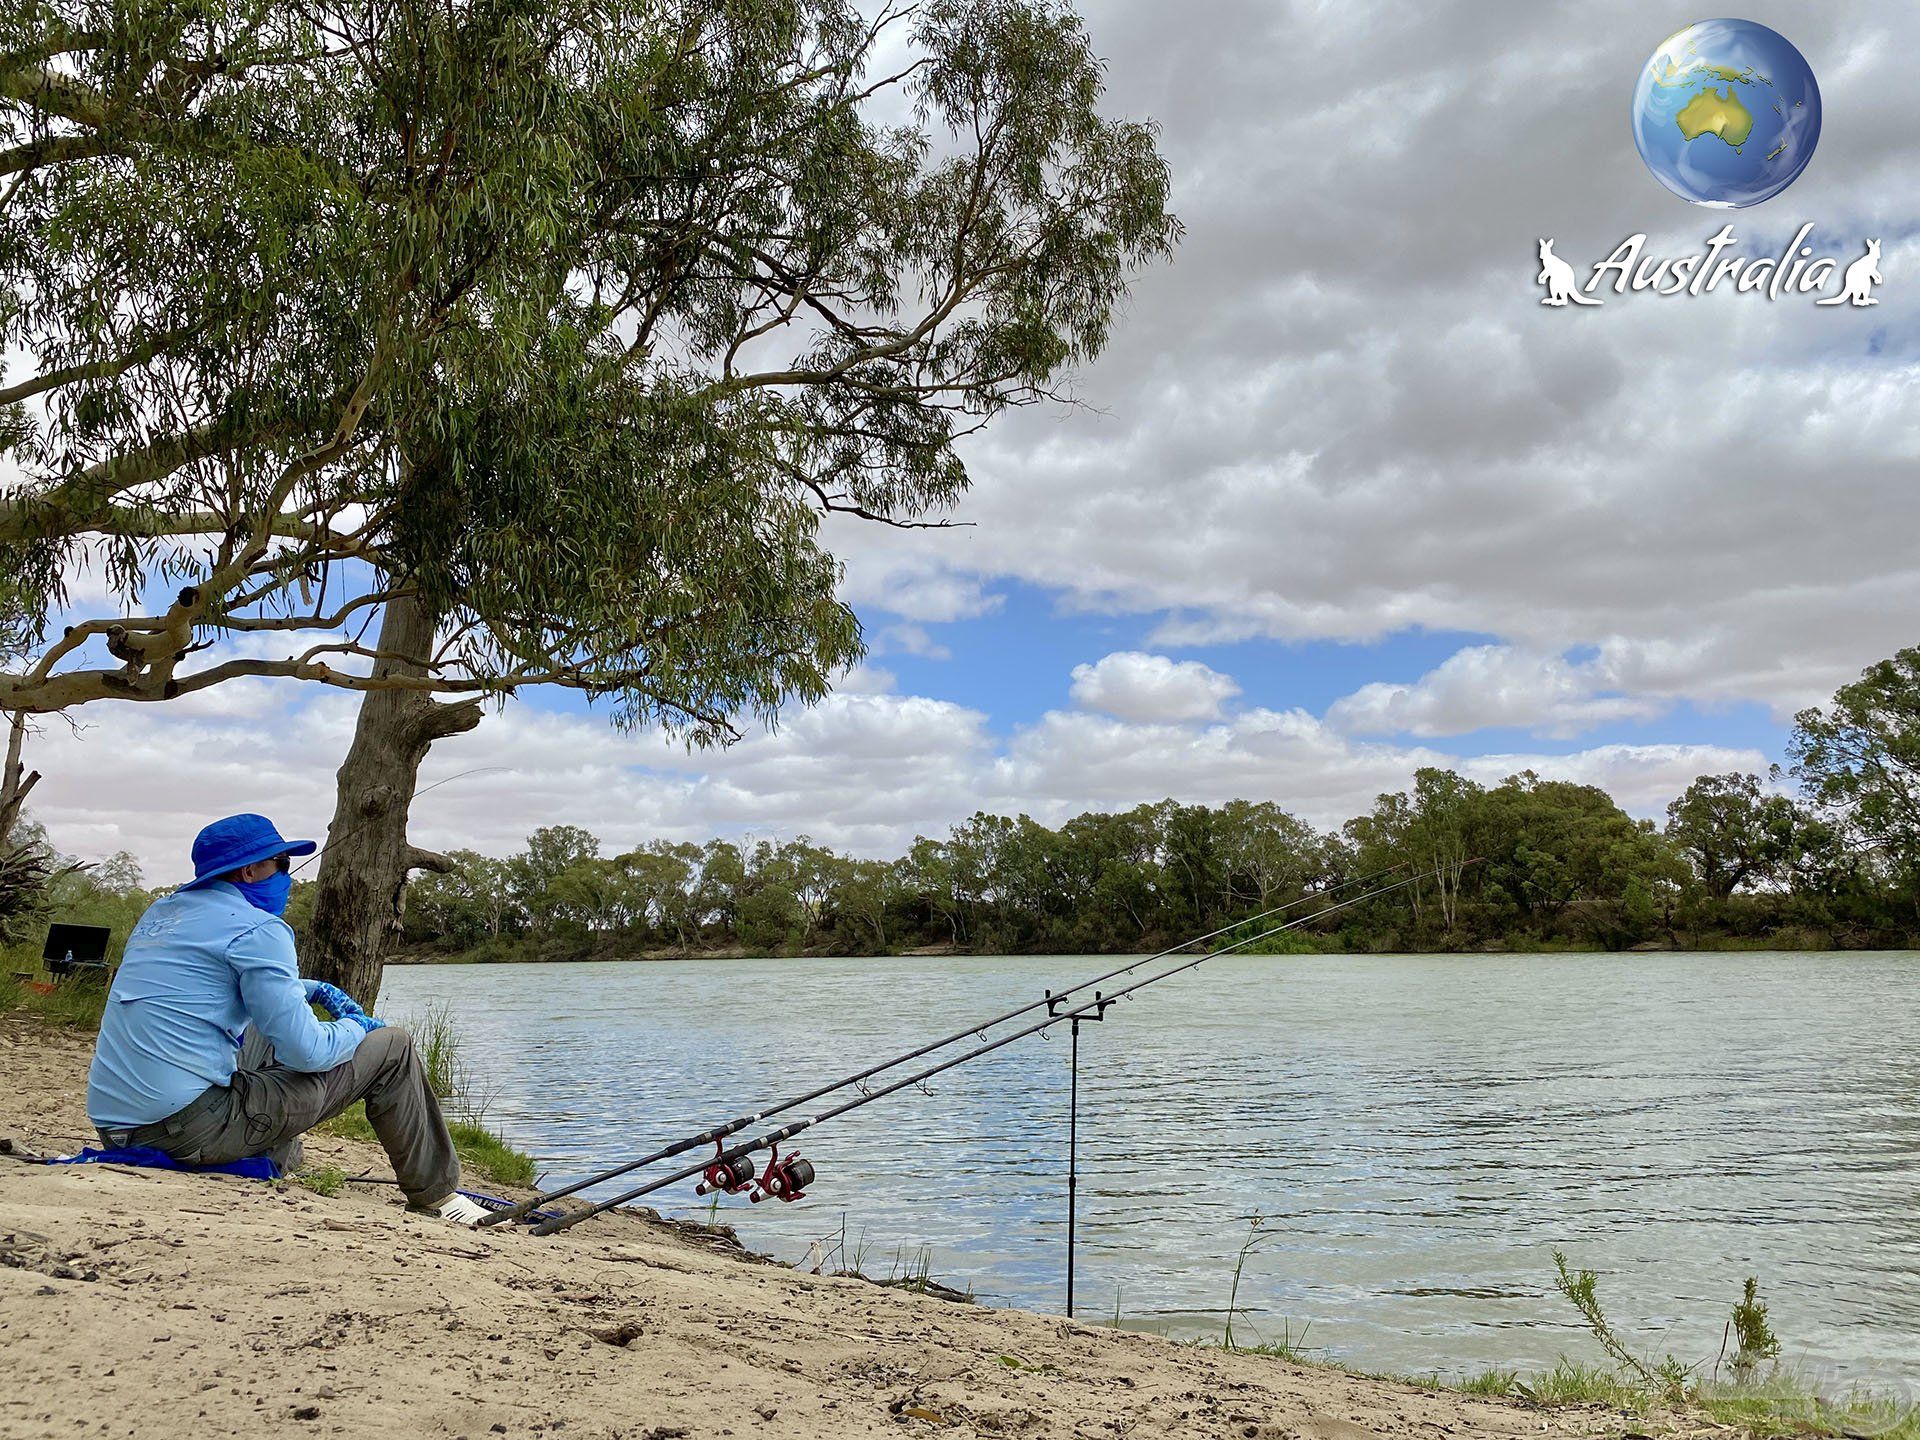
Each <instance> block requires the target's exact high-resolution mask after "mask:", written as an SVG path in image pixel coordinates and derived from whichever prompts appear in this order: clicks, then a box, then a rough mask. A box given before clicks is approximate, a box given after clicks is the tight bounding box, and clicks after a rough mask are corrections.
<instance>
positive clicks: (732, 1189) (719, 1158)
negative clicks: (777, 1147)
mask: <svg viewBox="0 0 1920 1440" xmlns="http://www.w3.org/2000/svg"><path fill="white" fill-rule="evenodd" d="M759 1178H760V1177H759V1176H758V1175H756V1174H755V1173H754V1169H753V1157H752V1156H751V1155H740V1156H736V1157H735V1158H734V1159H732V1160H729V1159H727V1158H726V1153H725V1151H723V1150H722V1149H721V1147H720V1142H719V1141H718V1140H716V1141H714V1142H713V1161H712V1163H711V1164H709V1165H708V1166H707V1170H706V1174H705V1175H704V1176H703V1177H702V1178H701V1180H700V1183H699V1184H698V1185H696V1186H694V1187H693V1193H694V1194H696V1195H715V1194H722V1193H724V1194H727V1195H739V1194H742V1193H744V1192H745V1191H747V1190H751V1189H752V1188H753V1186H754V1183H755V1182H756V1181H757V1180H758V1179H759Z"/></svg>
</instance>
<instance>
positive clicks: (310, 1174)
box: [287, 1165, 347, 1198]
mask: <svg viewBox="0 0 1920 1440" xmlns="http://www.w3.org/2000/svg"><path fill="white" fill-rule="evenodd" d="M287 1178H288V1179H290V1180H292V1181H293V1183H294V1184H296V1185H298V1186H299V1187H300V1188H301V1189H303V1190H311V1191H312V1192H313V1193H314V1194H316V1195H325V1196H327V1197H329V1198H331V1197H332V1196H335V1195H338V1194H339V1193H340V1187H341V1186H342V1185H345V1184H346V1183H347V1172H346V1171H344V1170H342V1169H341V1168H340V1167H339V1166H338V1165H309V1166H307V1167H306V1168H305V1169H303V1170H300V1171H297V1172H296V1173H294V1174H293V1175H290V1176H288V1177H287Z"/></svg>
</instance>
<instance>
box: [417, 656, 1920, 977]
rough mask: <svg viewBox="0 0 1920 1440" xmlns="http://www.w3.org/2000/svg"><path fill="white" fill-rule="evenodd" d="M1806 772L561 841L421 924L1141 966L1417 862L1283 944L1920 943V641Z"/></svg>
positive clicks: (1418, 789) (575, 943)
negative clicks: (1662, 804)
mask: <svg viewBox="0 0 1920 1440" xmlns="http://www.w3.org/2000/svg"><path fill="white" fill-rule="evenodd" d="M1788 758H1789V768H1788V772H1787V774H1790V776H1791V778H1792V779H1793V780H1794V781H1796V782H1797V789H1798V795H1797V797H1796V796H1791V795H1788V794H1785V793H1780V790H1779V789H1778V788H1777V787H1774V786H1769V785H1766V784H1763V783H1762V780H1761V778H1760V777H1758V776H1755V775H1747V774H1730V775H1703V776H1701V777H1700V778H1699V779H1697V780H1695V781H1694V782H1693V783H1692V784H1691V785H1689V786H1688V787H1687V789H1686V791H1685V793H1683V794H1681V795H1680V796H1678V797H1677V798H1675V799H1674V801H1673V802H1672V803H1671V804H1670V805H1669V806H1668V807H1667V815H1666V821H1665V824H1664V825H1656V824H1654V823H1653V822H1650V821H1644V820H1636V819H1634V818H1632V817H1631V816H1629V815H1627V814H1626V813H1625V812H1624V811H1623V810H1621V809H1620V807H1619V806H1618V805H1617V804H1615V803H1614V801H1613V799H1612V798H1611V797H1610V796H1609V795H1608V794H1607V793H1606V792H1605V791H1604V790H1601V789H1598V788H1596V787H1594V786H1591V785H1579V784H1573V783H1569V782H1566V781H1558V780H1544V779H1541V778H1540V777H1538V776H1537V775H1534V774H1532V773H1523V774H1520V775H1515V776H1513V777H1511V778H1509V779H1507V780H1506V781H1504V782H1502V783H1500V784H1498V785H1492V786H1484V785H1479V784H1476V783H1474V782H1473V781H1471V780H1468V779H1465V778H1463V777H1461V776H1459V775H1457V774H1454V773H1452V772H1450V771H1444V770H1433V769H1429V770H1421V771H1419V772H1418V773H1417V774H1416V775H1415V777H1414V782H1413V785H1412V787H1411V788H1410V789H1408V790H1405V791H1401V792H1397V793H1394V794H1388V795H1382V796H1380V797H1379V798H1378V800H1376V801H1375V803H1374V805H1373V807H1372V808H1371V809H1370V810H1368V811H1367V812H1366V813H1365V814H1363V815H1359V816H1356V817H1354V818H1353V819H1351V820H1349V821H1348V822H1347V823H1346V824H1344V825H1343V826H1341V827H1340V828H1339V829H1338V830H1335V831H1332V832H1321V831H1317V830H1315V829H1314V828H1313V827H1311V826H1309V825H1307V824H1305V823H1304V822H1302V821H1301V820H1299V819H1298V818H1296V817H1295V816H1293V815H1291V814H1290V813H1288V812H1287V810H1286V809H1285V808H1283V807H1282V806H1281V805H1280V804H1277V803H1274V802H1271V801H1250V800H1235V801H1231V802H1229V803H1227V804H1225V805H1220V806H1206V805H1183V804H1178V803H1176V802H1174V801H1172V800H1163V801H1161V802H1159V803H1157V804H1148V805H1140V806H1137V807H1135V808H1134V809H1131V810H1127V811H1124V812H1121V813H1118V814H1102V813H1089V814H1085V815H1080V816H1076V817H1075V818H1073V819H1071V820H1069V821H1067V822H1066V823H1065V824H1062V825H1060V826H1058V827H1057V828H1049V827H1047V826H1045V825H1041V824H1039V823H1037V822H1035V821H1034V820H1032V819H1030V818H1028V817H1027V816H1025V815H1020V816H1014V817H1008V816H1004V815H988V814H977V815H975V816H974V817H973V818H972V819H970V820H968V821H966V822H965V823H964V824H961V825H957V826H955V827H954V828H953V829H952V831H951V832H950V833H949V834H948V835H947V836H946V837H945V838H943V839H929V838H920V839H917V840H915V841H914V843H913V845H912V846H911V847H910V848H909V849H908V851H907V853H905V854H904V855H901V856H899V857H897V858H895V859H892V860H873V859H858V858H854V857H851V856H846V855H840V854H836V853H835V852H834V851H832V850H830V849H827V848H826V847H824V846H820V845H816V844H813V843H812V842H811V841H809V840H807V839H806V838H804V837H801V838H797V839H792V840H785V841H779V842H774V841H766V840H762V841H759V842H756V843H754V844H751V845H747V846H742V845H738V844H735V843H734V842H732V841H729V840H714V841H710V842H709V843H707V844H705V845H694V844H687V843H669V842H666V841H655V842H653V843H651V844H648V845H643V846H641V847H639V848H637V849H633V850H629V851H626V852H624V853H621V854H617V855H605V854H602V853H601V852H602V847H601V844H600V842H599V841H598V840H597V839H596V838H595V837H594V836H593V835H591V834H589V833H588V832H587V831H585V830H583V829H580V828H579V827H577V826H570V825H559V826H550V827H547V828H545V829H541V830H539V831H536V832H535V833H534V834H533V835H532V836H531V837H530V838H529V840H528V843H527V847H526V848H525V849H524V850H522V851H521V852H519V853H518V854H515V855H511V856H508V857H505V858H495V857H491V856H486V855H481V854H477V853H475V852H473V851H470V850H469V851H459V852H456V853H455V855H454V857H453V858H454V861H455V864H454V868H453V869H452V870H451V871H449V872H448V873H446V874H442V875H431V874H429V875H421V876H419V877H417V878H415V879H414V880H413V881H412V883H411V884H410V885H409V886H408V888H407V902H406V912H405V937H406V940H407V942H408V946H409V949H410V951H411V958H416V959H418V958H432V957H433V956H436V955H438V956H446V957H454V956H459V957H463V958H498V959H566V958H577V957H581V956H588V955H604V956H619V955H631V954H640V953H662V952H664V953H699V952H712V951H725V950H738V951H741V952H746V953H754V954H796V953H802V952H827V953H836V954H887V953H898V952H902V951H908V950H915V949H925V948H945V949H952V950H958V951H969V952H975V953H987V954H1001V953H1008V954H1020V953H1048V952H1063V953H1064V952H1071V953H1079V952H1126V951H1138V950H1142V949H1149V948H1153V947H1155V946H1159V945H1162V944H1169V943H1173V942H1175V941H1178V940H1180V939H1182V938H1185V937H1188V936H1193V935H1198V934H1201V933H1203V932H1206V931H1209V930H1214V929H1217V928H1219V927H1221V926H1226V925H1232V924H1234V923H1236V922H1237V921H1239V920H1241V919H1243V918H1244V917H1247V916H1249V915H1252V914H1256V913H1258V912H1261V911H1264V910H1267V909H1269V908H1271V907H1273V906H1275V905H1278V904H1281V903H1284V902H1285V901H1288V900H1291V899H1294V898H1296V897H1299V896H1301V895H1303V894H1304V893H1306V892H1307V891H1310V890H1314V889H1319V888H1321V887H1324V886H1327V885H1330V884H1334V883H1338V882H1339V881H1342V880H1346V879H1352V878H1355V877H1360V876H1366V875H1372V874H1375V873H1377V872H1381V871H1385V870H1387V869H1389V868H1390V867H1394V866H1402V867H1405V871H1404V873H1406V874H1420V873H1423V872H1433V873H1431V874H1430V875H1429V876H1428V878H1424V879H1421V880H1419V881H1417V882H1416V883H1414V884H1411V885H1408V886H1406V887H1405V888H1403V889H1400V890H1398V891H1395V892H1394V893H1392V894H1390V895H1385V896H1382V897H1380V898H1378V899H1375V900H1370V901H1367V902H1365V903H1363V904H1359V905H1356V906H1353V907H1352V908H1350V909H1346V910H1342V911H1341V912H1340V913H1339V914H1337V915H1329V916H1327V917H1326V918H1325V919H1324V920H1321V921H1319V922H1316V923H1314V924H1313V925H1312V926H1310V927H1307V928H1306V929H1305V931H1303V932H1301V933H1298V934H1293V935H1289V936H1286V937H1282V938H1283V940H1284V941H1286V942H1287V945H1288V947H1289V948H1293V947H1300V948H1317V949H1332V950H1341V951H1392V950H1469V949H1480V948H1512V949H1533V948H1549V949H1552V948H1576V949H1627V948H1632V947H1635V946H1641V947H1664V946H1674V947H1683V948H1684V947H1696V946H1699V947H1715V946H1766V945H1780V946H1787V947H1817V948H1828V947H1832V948H1852V947H1902V948H1903V947H1908V946H1912V945H1914V944H1915V942H1916V938H1917V937H1920V649H1908V650H1904V651H1902V652H1901V653H1900V654H1899V655H1897V656H1895V657H1894V658H1893V659H1891V660H1887V661H1883V662H1881V663H1880V664H1878V665H1875V666H1873V667H1871V668H1870V669H1869V670H1868V671H1867V672H1866V673H1865V674H1864V675H1863V676H1862V678H1861V679H1860V680H1859V681H1857V682H1856V683H1854V684H1852V685H1848V686H1845V687H1843V688H1842V689H1841V690H1840V691H1839V693H1838V694H1837V695H1836V696H1835V697H1834V700H1833V703H1832V704H1831V705H1829V706H1827V707H1824V708H1816V709H1811V710H1807V711H1804V712H1803V713H1802V714H1801V715H1800V716H1799V717H1798V718H1797V720H1796V723H1795V726H1794V730H1793V733H1792V737H1791V740H1790V742H1789V746H1788ZM1785 778H1786V776H1785V775H1782V774H1781V773H1780V772H1776V775H1775V779H1777V780H1783V779H1785ZM1476 858H1477V860H1478V863H1476V864H1468V863H1467V862H1469V861H1470V860H1474V859H1476ZM1307 908H1310V907H1307ZM1263 948H1264V947H1263Z"/></svg>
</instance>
